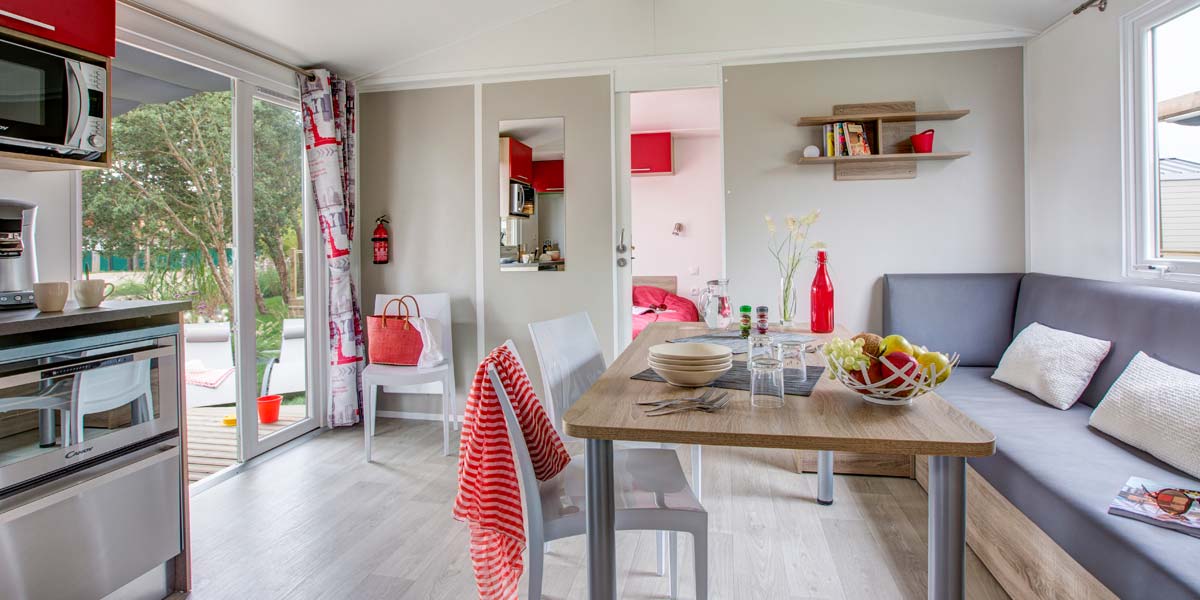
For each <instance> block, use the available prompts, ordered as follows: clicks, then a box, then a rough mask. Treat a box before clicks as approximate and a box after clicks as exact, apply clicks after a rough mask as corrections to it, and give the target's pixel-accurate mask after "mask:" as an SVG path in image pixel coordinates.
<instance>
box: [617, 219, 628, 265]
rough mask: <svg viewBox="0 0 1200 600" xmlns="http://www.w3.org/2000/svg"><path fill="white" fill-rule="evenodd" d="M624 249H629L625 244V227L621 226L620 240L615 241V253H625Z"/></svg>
mask: <svg viewBox="0 0 1200 600" xmlns="http://www.w3.org/2000/svg"><path fill="white" fill-rule="evenodd" d="M626 250H629V248H628V247H627V246H625V228H624V227H622V228H621V241H619V242H617V254H625V251H626ZM622 266H624V265H622Z"/></svg>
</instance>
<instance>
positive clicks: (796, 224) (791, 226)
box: [787, 215, 800, 232]
mask: <svg viewBox="0 0 1200 600" xmlns="http://www.w3.org/2000/svg"><path fill="white" fill-rule="evenodd" d="M799 228H800V219H797V218H796V217H793V216H791V215H788V218H787V229H788V231H792V232H794V231H796V230H797V229H799Z"/></svg>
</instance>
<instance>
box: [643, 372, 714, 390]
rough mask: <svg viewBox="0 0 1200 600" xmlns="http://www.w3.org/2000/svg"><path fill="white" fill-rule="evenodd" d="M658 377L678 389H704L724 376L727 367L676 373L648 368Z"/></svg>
mask: <svg viewBox="0 0 1200 600" xmlns="http://www.w3.org/2000/svg"><path fill="white" fill-rule="evenodd" d="M650 368H651V369H653V370H654V372H655V373H658V375H659V377H662V378H663V379H664V380H666V382H667V383H669V384H671V385H675V386H679V387H704V386H707V385H708V384H710V383H712V382H714V381H716V380H717V378H718V377H720V376H722V375H724V374H725V372H726V371H728V370H729V367H725V368H723V369H717V370H713V371H677V370H673V369H663V368H661V367H650Z"/></svg>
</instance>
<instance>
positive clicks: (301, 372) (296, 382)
mask: <svg viewBox="0 0 1200 600" xmlns="http://www.w3.org/2000/svg"><path fill="white" fill-rule="evenodd" d="M304 333H305V332H304V319H284V320H283V333H282V334H281V335H280V338H281V339H280V340H279V358H278V359H275V358H273V359H271V361H270V362H268V363H267V368H266V370H265V371H264V372H263V385H262V394H261V395H263V396H266V395H268V394H290V393H294V392H303V391H304V389H305V388H306V387H307V381H306V373H307V366H308V364H307V363H306V362H305V354H306V348H305V346H306V345H305V343H304V342H305V336H304Z"/></svg>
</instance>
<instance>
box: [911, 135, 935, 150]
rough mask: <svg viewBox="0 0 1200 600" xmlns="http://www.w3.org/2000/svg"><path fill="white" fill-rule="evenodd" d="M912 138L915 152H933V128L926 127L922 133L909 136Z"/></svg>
mask: <svg viewBox="0 0 1200 600" xmlns="http://www.w3.org/2000/svg"><path fill="white" fill-rule="evenodd" d="M908 139H910V140H912V147H913V152H916V153H917V154H929V153H930V152H933V130H932V129H926V130H925V131H922V132H921V133H918V134H916V135H914V136H911V137H909V138H908Z"/></svg>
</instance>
